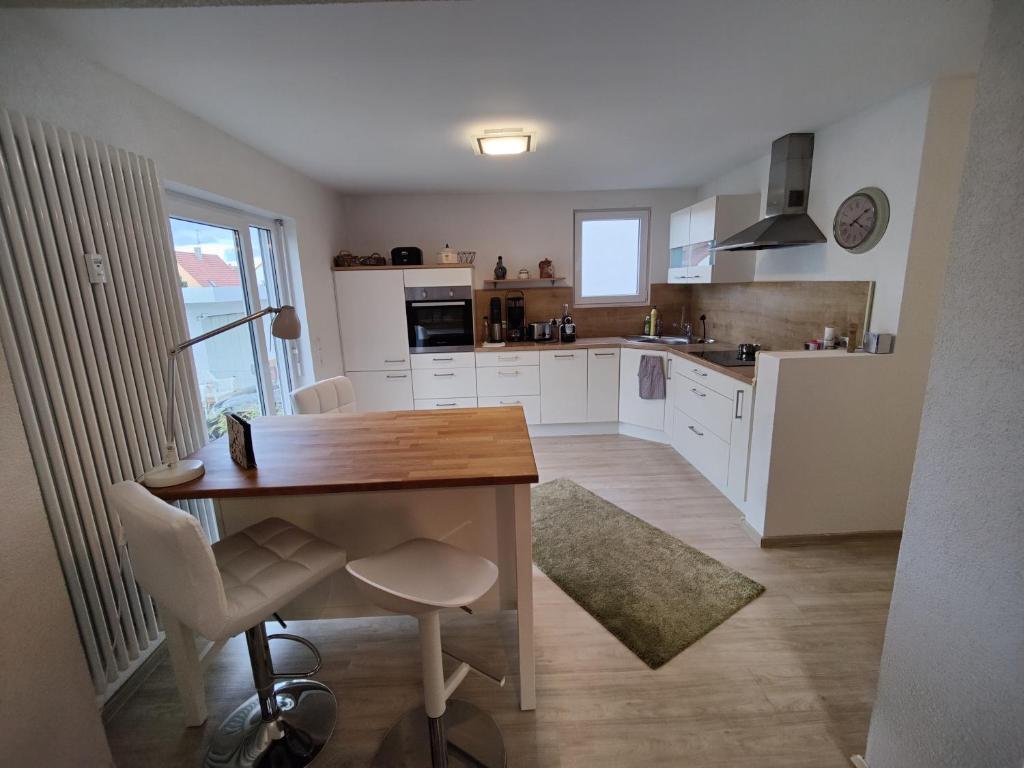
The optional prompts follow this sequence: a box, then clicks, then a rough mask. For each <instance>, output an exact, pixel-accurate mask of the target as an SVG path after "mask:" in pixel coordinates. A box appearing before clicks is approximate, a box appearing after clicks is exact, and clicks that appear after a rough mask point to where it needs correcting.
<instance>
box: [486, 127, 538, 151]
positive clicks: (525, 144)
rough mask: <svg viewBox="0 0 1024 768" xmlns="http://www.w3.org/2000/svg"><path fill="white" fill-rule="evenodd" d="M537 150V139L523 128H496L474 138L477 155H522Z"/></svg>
mask: <svg viewBox="0 0 1024 768" xmlns="http://www.w3.org/2000/svg"><path fill="white" fill-rule="evenodd" d="M536 149H537V140H536V137H535V136H534V134H533V133H530V132H529V131H524V130H523V129H522V128H495V129H491V130H486V131H484V132H483V133H478V134H476V135H474V136H473V152H474V153H475V154H477V155H521V154H524V153H526V152H535V151H536Z"/></svg>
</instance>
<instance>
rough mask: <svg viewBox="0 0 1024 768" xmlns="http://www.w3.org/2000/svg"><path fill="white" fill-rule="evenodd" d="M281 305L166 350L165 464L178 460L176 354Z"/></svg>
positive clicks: (247, 316) (255, 318)
mask: <svg viewBox="0 0 1024 768" xmlns="http://www.w3.org/2000/svg"><path fill="white" fill-rule="evenodd" d="M282 309H283V307H264V308H263V309H261V310H259V311H257V312H253V313H252V314H250V315H246V316H245V317H240V318H238V319H237V320H232V321H231V322H230V323H228V324H227V325H223V326H221V327H220V328H214V329H213V330H212V331H207V332H206V333H204V334H202V335H200V336H196V337H195V338H194V339H188V340H187V341H183V342H181V343H180V344H178V345H177V346H176V347H173V348H171V349H170V350H168V353H167V356H168V360H167V377H166V379H165V380H164V392H166V393H167V409H166V414H165V416H164V450H163V463H164V464H166V465H171V464H174V463H175V462H177V461H178V447H177V444H176V442H175V440H174V380H175V376H174V373H175V368H176V367H177V365H176V364H177V361H178V355H179V354H180V353H181V352H183V351H184V350H186V349H188V348H189V347H191V346H194V345H195V344H198V343H199V342H201V341H206V340H207V339H211V338H213V337H214V336H219V335H220V334H222V333H224V332H225V331H230V330H232V329H233V328H237V327H239V326H240V325H246V324H248V323H251V322H252V321H253V320H258V319H259V318H261V317H265V316H266V315H270V314H275V313H277V312H280V311H281V310H282Z"/></svg>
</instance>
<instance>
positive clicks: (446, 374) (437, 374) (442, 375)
mask: <svg viewBox="0 0 1024 768" xmlns="http://www.w3.org/2000/svg"><path fill="white" fill-rule="evenodd" d="M454 375H455V373H454V372H453V373H435V374H434V376H436V377H437V378H439V379H440V378H444V377H445V376H454Z"/></svg>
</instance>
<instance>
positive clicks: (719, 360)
mask: <svg viewBox="0 0 1024 768" xmlns="http://www.w3.org/2000/svg"><path fill="white" fill-rule="evenodd" d="M690 354H691V355H694V356H695V357H699V358H702V359H703V360H707V361H708V362H709V363H714V364H715V365H721V366H724V367H725V368H744V367H748V366H752V365H753V364H754V358H752V357H750V358H741V357H740V356H739V354H738V353H737V352H736V350H734V349H730V350H726V351H714V350H710V349H707V350H704V351H703V352H690Z"/></svg>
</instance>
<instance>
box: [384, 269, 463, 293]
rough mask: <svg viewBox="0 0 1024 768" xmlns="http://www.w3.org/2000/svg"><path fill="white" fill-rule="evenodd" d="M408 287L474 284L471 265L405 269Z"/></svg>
mask: <svg viewBox="0 0 1024 768" xmlns="http://www.w3.org/2000/svg"><path fill="white" fill-rule="evenodd" d="M395 271H396V272H399V270H397V269H396V270H395ZM399 274H402V275H404V279H405V287H406V288H433V287H435V286H439V285H440V286H445V285H473V270H472V268H471V267H454V268H453V267H438V268H436V269H429V268H425V269H403V270H401V271H400V272H399Z"/></svg>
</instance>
